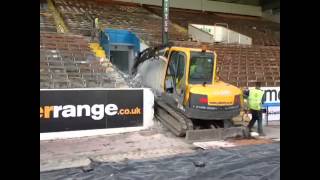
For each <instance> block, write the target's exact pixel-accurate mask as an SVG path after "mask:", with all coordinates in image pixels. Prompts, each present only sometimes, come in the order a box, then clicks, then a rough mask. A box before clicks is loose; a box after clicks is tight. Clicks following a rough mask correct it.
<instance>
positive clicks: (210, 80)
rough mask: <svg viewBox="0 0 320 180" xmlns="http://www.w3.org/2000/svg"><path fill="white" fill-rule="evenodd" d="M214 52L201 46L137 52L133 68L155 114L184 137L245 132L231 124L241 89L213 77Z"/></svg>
mask: <svg viewBox="0 0 320 180" xmlns="http://www.w3.org/2000/svg"><path fill="white" fill-rule="evenodd" d="M216 66H217V54H216V53H215V52H214V51H209V50H207V48H206V47H205V46H204V47H202V48H186V47H175V46H171V47H157V48H148V49H146V50H145V51H143V52H141V53H140V54H139V55H138V56H137V58H136V60H135V64H134V66H133V72H134V73H135V74H136V75H137V74H138V75H139V76H140V77H141V81H142V84H143V86H144V87H148V88H151V89H152V90H153V92H154V94H155V117H156V118H157V119H159V120H160V121H161V122H162V124H163V125H164V126H165V127H167V128H168V129H169V130H170V131H172V132H173V133H174V134H175V135H176V136H186V139H187V140H188V141H208V140H222V139H226V138H232V137H239V136H240V137H248V136H249V132H248V130H247V128H245V127H242V126H240V127H239V126H235V125H234V124H233V119H234V118H239V115H240V111H241V107H242V103H243V96H242V91H241V90H240V89H239V88H237V87H235V86H233V85H231V84H228V83H225V82H223V81H221V80H219V78H218V77H217V75H216V74H217V72H216V71H217V68H216Z"/></svg>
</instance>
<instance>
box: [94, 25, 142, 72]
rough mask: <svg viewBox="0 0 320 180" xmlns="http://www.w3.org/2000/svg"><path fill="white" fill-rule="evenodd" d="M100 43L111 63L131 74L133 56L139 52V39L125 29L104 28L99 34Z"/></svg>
mask: <svg viewBox="0 0 320 180" xmlns="http://www.w3.org/2000/svg"><path fill="white" fill-rule="evenodd" d="M100 44H101V45H102V47H103V49H104V50H105V52H106V54H107V57H108V58H109V59H110V61H111V63H112V64H114V65H115V66H116V67H117V68H118V69H119V70H121V71H123V72H125V73H128V74H132V72H131V71H132V66H133V64H134V58H135V56H137V54H138V53H139V52H140V40H139V38H137V37H136V35H135V34H134V33H132V32H130V31H127V30H119V29H105V30H104V31H103V32H102V33H101V36H100Z"/></svg>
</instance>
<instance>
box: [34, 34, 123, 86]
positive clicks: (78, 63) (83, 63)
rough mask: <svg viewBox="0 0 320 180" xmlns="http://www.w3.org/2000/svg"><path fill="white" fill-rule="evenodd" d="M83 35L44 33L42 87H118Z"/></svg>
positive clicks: (41, 69) (41, 68)
mask: <svg viewBox="0 0 320 180" xmlns="http://www.w3.org/2000/svg"><path fill="white" fill-rule="evenodd" d="M113 76H114V74H112V73H110V72H109V73H107V67H105V66H102V65H101V64H100V61H99V60H98V59H97V58H96V57H95V55H94V54H93V53H92V52H91V50H90V48H89V46H88V42H87V41H86V40H85V39H84V37H82V36H75V35H66V34H58V33H46V32H41V33H40V88H85V87H116V83H118V81H117V79H116V78H113Z"/></svg>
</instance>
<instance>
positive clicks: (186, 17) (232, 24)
mask: <svg viewBox="0 0 320 180" xmlns="http://www.w3.org/2000/svg"><path fill="white" fill-rule="evenodd" d="M144 7H145V8H146V9H148V10H149V11H150V12H153V13H155V14H157V15H158V16H162V10H161V7H157V6H148V5H144ZM170 19H171V21H172V22H173V23H177V24H179V25H180V26H182V27H184V28H188V24H204V25H214V24H215V23H227V24H228V26H229V28H230V29H232V30H234V31H237V32H239V33H242V34H244V35H247V36H249V37H252V38H253V44H254V45H265V46H279V45H280V42H279V38H278V37H277V34H276V33H277V32H279V31H280V25H279V24H277V23H274V22H270V21H266V20H263V19H261V18H259V17H248V16H239V15H227V14H222V13H213V12H202V11H196V10H186V9H177V8H170Z"/></svg>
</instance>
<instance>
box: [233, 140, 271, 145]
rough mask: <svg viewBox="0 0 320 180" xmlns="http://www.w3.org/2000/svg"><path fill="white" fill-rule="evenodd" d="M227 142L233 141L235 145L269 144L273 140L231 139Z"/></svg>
mask: <svg viewBox="0 0 320 180" xmlns="http://www.w3.org/2000/svg"><path fill="white" fill-rule="evenodd" d="M228 142H231V143H233V144H234V145H236V146H244V145H255V144H270V143H272V142H273V141H272V140H271V139H232V140H228Z"/></svg>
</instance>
